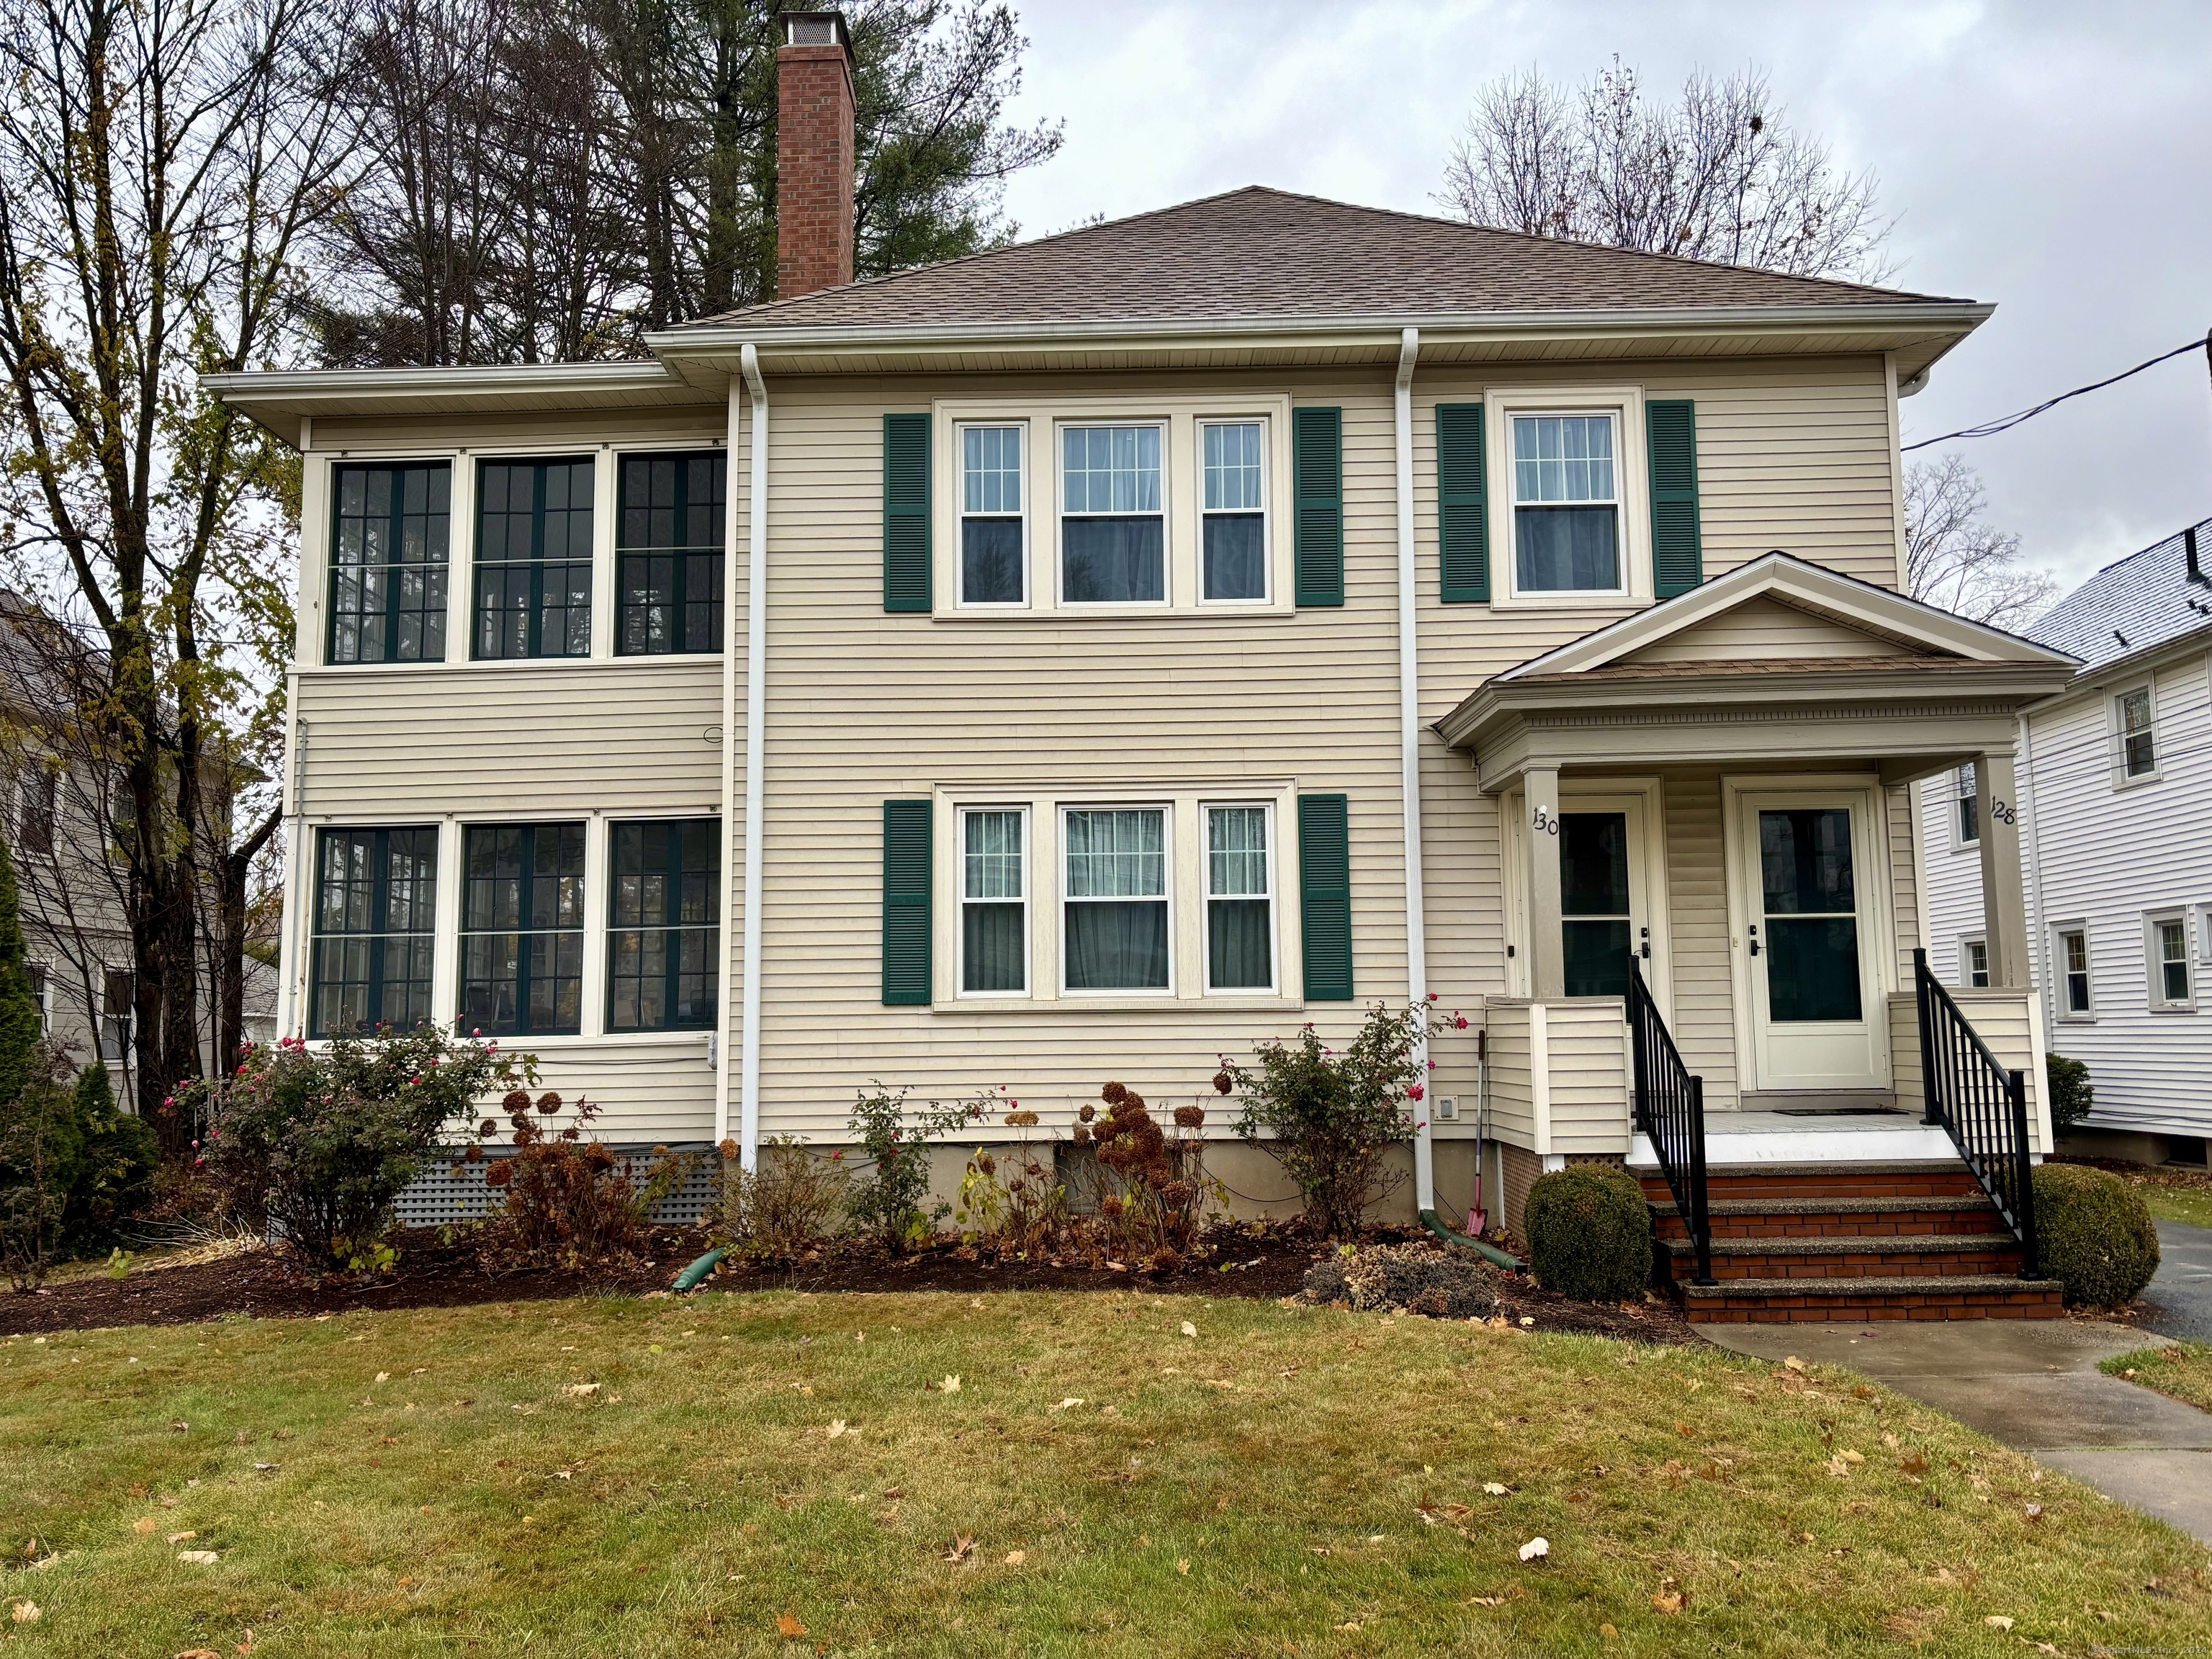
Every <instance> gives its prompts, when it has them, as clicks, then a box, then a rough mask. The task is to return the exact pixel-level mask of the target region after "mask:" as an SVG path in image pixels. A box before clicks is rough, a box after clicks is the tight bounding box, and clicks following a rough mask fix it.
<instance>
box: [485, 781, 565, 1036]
mask: <svg viewBox="0 0 2212 1659" xmlns="http://www.w3.org/2000/svg"><path fill="white" fill-rule="evenodd" d="M462 868H463V872H464V874H463V879H464V881H465V887H464V889H463V893H462V900H461V1008H460V1016H459V1022H458V1023H459V1025H460V1027H461V1029H462V1030H465V1031H482V1032H483V1033H484V1034H485V1035H486V1036H510V1035H529V1036H559V1035H562V1034H564V1033H574V1032H576V1031H579V1030H582V1029H583V1025H582V1021H583V991H584V826H583V825H582V824H580V823H479V824H471V825H470V826H469V829H468V833H467V838H466V841H465V846H464V848H463V852H462Z"/></svg>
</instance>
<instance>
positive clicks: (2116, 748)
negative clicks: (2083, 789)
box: [2105, 680, 2166, 789]
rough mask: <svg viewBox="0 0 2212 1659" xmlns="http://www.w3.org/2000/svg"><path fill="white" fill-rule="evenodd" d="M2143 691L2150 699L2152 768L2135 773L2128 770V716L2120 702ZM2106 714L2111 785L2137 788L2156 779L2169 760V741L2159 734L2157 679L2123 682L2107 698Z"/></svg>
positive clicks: (2121, 787) (2116, 787) (2122, 787)
mask: <svg viewBox="0 0 2212 1659" xmlns="http://www.w3.org/2000/svg"><path fill="white" fill-rule="evenodd" d="M2138 691H2140V692H2142V693H2143V695H2144V696H2147V697H2148V698H2149V699H2150V770H2149V771H2148V772H2137V773H2135V774H2133V775H2130V773H2129V771H2128V725H2127V716H2126V714H2125V713H2124V711H2123V709H2122V707H2121V704H2122V702H2123V700H2124V699H2125V698H2128V697H2130V696H2134V695H2135V694H2136V692H2138ZM2105 708H2106V720H2108V721H2109V722H2110V723H2111V726H2112V787H2113V788H2115V789H2134V788H2138V787H2141V786H2142V785H2144V784H2146V783H2156V782H2157V781H2159V774H2160V769H2162V768H2163V767H2164V765H2165V763H2166V745H2165V744H2163V743H2161V742H2160V740H2159V735H2158V683H2157V682H2156V681H2155V680H2143V681H2140V682H2138V683H2137V684H2133V685H2124V686H2121V687H2120V688H2119V689H2118V690H2116V691H2114V692H2113V693H2112V696H2110V697H2108V698H2107V699H2106V702H2105Z"/></svg>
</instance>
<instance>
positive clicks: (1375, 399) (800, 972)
mask: <svg viewBox="0 0 2212 1659" xmlns="http://www.w3.org/2000/svg"><path fill="white" fill-rule="evenodd" d="M1162 384H1163V382H1162V381H1160V380H1158V379H1152V380H1144V379H1138V378H1135V377H1109V376H1099V377H1092V378H1088V379H1084V380H1066V381H1063V382H1060V383H1059V384H1058V385H1056V386H1054V388H1053V393H1054V396H1055V397H1066V398H1071V399H1072V398H1079V397H1080V396H1081V395H1082V394H1084V393H1085V392H1090V393H1097V394H1112V393H1115V392H1130V391H1141V390H1143V389H1144V388H1146V386H1155V387H1157V386H1160V385H1162ZM1222 384H1224V385H1225V386H1226V385H1228V384H1231V377H1224V380H1223V382H1222ZM1234 384H1235V385H1237V386H1238V387H1240V388H1244V389H1249V390H1252V391H1264V392H1282V393H1287V394H1288V395H1289V396H1290V397H1291V399H1292V401H1293V403H1294V404H1328V405H1334V406H1338V407H1340V408H1342V410H1343V411H1344V449H1345V563H1346V603H1345V605H1344V607H1343V608H1342V609H1340V610H1334V609H1331V610H1312V611H1297V612H1293V613H1287V614H1281V615H1267V616H1247V617H1227V616H1221V615H1206V614H1203V613H1197V614H1170V615H1153V616H1146V617H1134V618H1132V617H1071V616H1067V615H1066V614H1064V613H1063V614H1060V615H1058V616H1055V617H1052V618H1051V619H1050V620H1044V619H1018V620H1000V619H999V618H995V617H969V616H959V617H926V616H887V615H885V614H884V611H883V609H882V592H883V588H882V580H883V578H882V562H881V542H882V536H881V517H880V514H881V487H882V485H881V480H882V473H883V451H882V442H883V440H882V433H883V416H884V414H885V413H886V412H889V411H891V410H915V411H921V410H927V409H929V408H930V407H931V404H932V403H933V400H934V399H936V398H947V397H958V398H994V397H1011V396H1013V395H1017V394H1020V393H1023V392H1025V391H1026V390H1027V388H1025V387H1024V386H1023V384H1022V383H1021V382H1019V381H1017V380H1009V379H984V380H949V379H935V378H933V379H928V380H912V381H896V380H885V381H875V382H860V383H851V382H848V383H844V384H836V383H829V384H823V383H801V382H795V381H778V382H773V383H771V386H770V388H769V393H770V399H771V404H770V411H769V434H770V441H769V448H770V457H769V467H770V478H771V489H770V506H769V545H770V550H771V551H770V563H769V582H770V596H769V634H770V641H771V644H770V653H769V702H768V709H767V715H768V749H767V755H768V762H767V766H768V798H769V810H768V817H767V826H766V841H765V851H766V860H767V869H766V892H767V900H766V906H767V908H766V910H765V912H764V922H765V928H766V942H765V950H764V963H763V980H762V995H763V1010H762V1013H763V1058H762V1070H761V1088H762V1098H763V1132H764V1133H779V1132H785V1131H788V1132H791V1133H800V1134H805V1135H810V1136H816V1137H823V1136H829V1135H834V1134H837V1133H842V1129H843V1126H844V1123H845V1119H846V1116H847V1114H848V1111H849V1109H850V1107H851V1104H852V1101H853V1098H854V1093H855V1091H857V1090H858V1089H860V1087H862V1086H864V1085H868V1084H869V1082H870V1080H871V1079H882V1081H883V1082H884V1084H886V1085H890V1086H892V1087H900V1086H906V1085H911V1086H912V1087H913V1088H914V1090H915V1093H916V1095H917V1096H918V1097H932V1098H940V1099H953V1098H959V1097H969V1096H973V1095H975V1094H976V1093H978V1092H980V1091H983V1090H985V1089H988V1088H991V1087H993V1086H994V1085H1000V1084H1004V1085H1007V1086H1008V1088H1009V1090H1010V1091H1011V1093H1012V1096H1013V1097H1015V1098H1018V1100H1019V1101H1020V1102H1021V1103H1022V1105H1023V1106H1024V1107H1025V1108H1029V1109H1035V1110H1037V1111H1039V1112H1040V1113H1041V1114H1042V1115H1043V1116H1044V1120H1045V1122H1046V1123H1047V1124H1048V1125H1052V1124H1057V1123H1062V1122H1065V1121H1067V1120H1068V1118H1069V1117H1070V1116H1072V1114H1073V1111H1074V1109H1076V1107H1077V1106H1079V1104H1081V1103H1083V1102H1085V1101H1087V1100H1095V1099H1096V1098H1097V1091H1098V1089H1099V1087H1100V1085H1102V1084H1104V1083H1106V1082H1108V1081H1109V1080H1113V1081H1119V1082H1121V1083H1125V1084H1127V1085H1128V1086H1129V1087H1131V1088H1133V1089H1135V1090H1137V1091H1139V1093H1140V1094H1143V1095H1144V1096H1145V1097H1146V1098H1147V1099H1148V1100H1152V1101H1154V1102H1156V1103H1165V1104H1173V1103H1176V1102H1178V1101H1188V1100H1192V1099H1194V1098H1196V1097H1199V1096H1200V1093H1201V1092H1203V1093H1204V1094H1205V1095H1206V1097H1209V1098H1212V1091H1211V1090H1210V1089H1209V1088H1208V1087H1207V1083H1206V1080H1207V1079H1209V1078H1210V1077H1211V1076H1212V1073H1213V1072H1214V1071H1215V1069H1216V1068H1217V1066H1218V1056H1219V1055H1220V1054H1224V1053H1227V1054H1234V1055H1239V1056H1243V1055H1248V1054H1249V1052H1250V1048H1251V1046H1252V1044H1253V1043H1254V1042H1255V1041H1257V1040H1259V1039H1261V1038H1263V1037H1267V1036H1291V1034H1293V1033H1295V1031H1296V1030H1297V1027H1298V1026H1299V1024H1301V1023H1302V1022H1303V1021H1304V1020H1308V1019H1310V1020H1313V1021H1314V1022H1315V1023H1316V1024H1317V1025H1318V1026H1319V1028H1320V1030H1322V1034H1323V1036H1324V1039H1325V1040H1327V1041H1329V1042H1341V1041H1342V1040H1343V1039H1345V1038H1346V1037H1347V1036H1349V1035H1350V1034H1351V1032H1352V1030H1353V1028H1354V1027H1355V1026H1356V1024H1357V1023H1358V1019H1359V1018H1360V1015H1361V1006H1360V1004H1358V1003H1353V1004H1344V1003H1329V1004H1316V1005H1314V1006H1310V1007H1307V1008H1304V1010H1303V1011H1301V1010H1300V1008H1299V1006H1297V988H1298V987H1297V986H1296V985H1295V984H1292V985H1290V986H1287V987H1285V989H1286V990H1287V991H1288V992H1289V993H1290V995H1289V996H1287V997H1285V999H1284V1000H1283V1002H1282V1005H1281V1006H1279V1007H1278V1008H1275V1009H1272V1010H1262V1011H1257V1012H1253V1011H1246V1012H1227V1011H1221V1010H1215V1009H1212V1008H1209V1007H1207V1006H1205V1005H1204V1004H1203V1003H1202V1002H1199V1001H1195V1000H1187V1001H1181V1002H1177V1003H1170V1004H1164V1005H1160V1006H1135V1007H1132V1006H1128V1005H1127V1004H1126V1003H1123V1004H1119V1005H1117V1006H1115V1007H1113V1008H1093V1007H1085V1006H1082V1005H1081V1004H1079V1003H1071V1002H1070V1001H1068V1000H1057V1001H1053V1002H1047V1003H1041V1004H1037V1005H1035V1006H993V1007H989V1008H979V1007H977V1006H975V1005H971V1004H952V1005H949V1006H944V1007H941V1008H939V1009H932V1008H887V1007H884V1006H882V1004H881V1002H880V1000H879V984H880V979H879V964H880V957H879V951H880V940H881V925H882V924H881V866H880V858H881V846H882V839H881V837H882V827H881V826H882V805H883V802H884V800H885V799H894V798H898V799H923V798H927V797H930V796H932V795H933V794H934V793H936V792H938V791H940V790H945V791H953V792H964V791H975V790H982V791H991V790H1002V791H1005V792H1006V793H1019V792H1020V790H1021V788H1023V787H1035V788H1037V789H1039V790H1049V791H1051V792H1054V793H1058V794H1060V795H1061V796H1062V797H1063V799H1065V798H1066V797H1067V796H1069V795H1071V794H1082V793H1089V794H1091V795H1092V796H1093V797H1094V798H1096V799H1100V800H1102V801H1109V802H1110V801H1113V800H1115V799H1121V800H1136V799H1143V798H1144V797H1145V796H1146V793H1148V792H1152V791H1159V790H1163V789H1167V788H1171V787H1176V786H1182V785H1202V786H1206V787H1225V788H1233V787H1234V786H1236V785H1237V784H1238V783H1240V782H1250V781H1284V780H1288V781H1294V782H1295V784H1296V786H1297V788H1298V789H1299V790H1300V791H1302V792H1305V793H1314V792H1330V793H1338V792H1340V793H1345V794H1346V795H1348V796H1349V797H1350V827H1351V842H1352V945H1353V957H1354V963H1353V971H1354V981H1355V984H1356V986H1357V988H1358V994H1359V996H1360V998H1361V999H1362V1001H1364V1000H1368V999H1370V998H1397V997H1402V996H1403V995H1404V994H1405V987H1406V969H1405V918H1404V886H1403V876H1402V860H1401V856H1400V848H1401V841H1400V817H1399V811H1398V770H1397V720H1396V664H1395V658H1396V653H1395V623H1396V586H1395V552H1396V549H1395V511H1396V509H1395V499H1394V487H1393V479H1392V469H1391V459H1390V454H1391V410H1390V399H1389V382H1388V380H1387V379H1386V378H1383V377H1382V376H1378V375H1375V374H1365V375H1363V376H1361V377H1360V378H1359V379H1358V380H1347V381H1329V380H1320V379H1315V378H1306V377H1300V376H1293V375H1283V376H1279V377H1278V376H1247V377H1237V378H1235V380H1234ZM1054 460H1056V456H1054V454H1053V453H1052V451H1051V450H1050V448H1049V447H1048V446H1046V445H1042V444H1040V445H1036V446H1034V447H1033V449H1032V458H1031V472H1030V479H1031V483H1030V491H1031V499H1032V500H1033V501H1035V502H1036V504H1037V507H1038V511H1037V513H1036V516H1035V517H1034V518H1033V520H1032V526H1033V528H1032V533H1033V534H1036V535H1037V536H1040V537H1045V536H1049V535H1051V534H1052V527H1051V521H1050V515H1049V512H1048V510H1046V509H1048V507H1049V505H1050V503H1051V502H1052V501H1053V500H1054V494H1055V492H1054V491H1053V490H1052V489H1051V487H1050V476H1049V474H1048V472H1047V471H1045V470H1044V469H1045V468H1046V467H1048V466H1049V465H1052V464H1053V463H1054ZM1286 487H1287V481H1286V480H1280V479H1279V480H1276V481H1275V483H1274V491H1275V494H1274V497H1273V502H1272V504H1271V506H1272V510H1273V513H1274V514H1275V515H1276V516H1275V523H1274V529H1275V533H1277V534H1279V535H1287V534H1288V533H1289V520H1288V518H1287V514H1286V513H1285V506H1286V500H1285V494H1284V491H1285V489H1286ZM933 557H934V558H935V559H936V560H939V561H943V560H946V559H950V558H954V557H957V548H954V547H948V546H946V545H944V544H943V540H942V538H939V542H938V544H936V545H935V546H934V547H933ZM939 810H940V811H945V810H949V809H946V808H943V807H940V809H939ZM1277 871H1278V880H1277V884H1276V886H1277V892H1278V895H1279V898H1278V902H1279V904H1280V906H1281V907H1282V909H1281V924H1282V927H1284V928H1285V930H1294V929H1295V928H1296V927H1297V841H1296V833H1295V825H1294V824H1292V823H1283V824H1279V827H1278V858H1277ZM1030 887H1031V892H1032V895H1033V898H1032V902H1033V903H1053V902H1057V893H1058V887H1059V879H1058V872H1057V871H1056V870H1048V869H1042V868H1038V869H1034V870H1033V871H1032V873H1031V882H1030ZM942 908H943V907H942V905H941V903H940V906H939V909H940V911H941V909H942ZM936 923H937V926H936V939H937V948H938V949H939V950H940V951H942V950H945V949H946V948H948V945H949V941H950V939H951V933H950V928H949V926H948V919H947V918H946V917H945V916H944V915H941V914H940V915H938V916H937V917H936ZM1057 973H1058V964H1057V963H1053V962H1044V961H1040V962H1036V963H1033V964H1032V980H1033V982H1034V983H1036V984H1039V985H1044V984H1048V983H1056V978H1055V977H1054V976H1056V975H1057ZM1470 1036H1471V1034H1470ZM1466 1046H1467V1047H1468V1048H1470V1050H1471V1048H1472V1046H1473V1045H1472V1042H1468V1043H1467V1045H1466Z"/></svg>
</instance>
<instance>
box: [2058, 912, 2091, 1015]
mask: <svg viewBox="0 0 2212 1659" xmlns="http://www.w3.org/2000/svg"><path fill="white" fill-rule="evenodd" d="M2058 968H2059V973H2060V975H2061V978H2062V981H2063V992H2064V997H2065V1000H2064V1002H2063V1005H2062V1006H2061V1007H2060V1009H2059V1016H2060V1018H2064V1019H2090V1018H2094V1017H2095V1010H2094V1008H2093V1006H2092V1004H2091V1002H2090V1000H2089V935H2088V933H2087V932H2086V931H2085V930H2083V929H2081V928H2079V927H2062V928H2060V929H2059V930H2058Z"/></svg>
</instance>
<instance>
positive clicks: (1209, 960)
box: [1198, 799, 1283, 997]
mask: <svg viewBox="0 0 2212 1659" xmlns="http://www.w3.org/2000/svg"><path fill="white" fill-rule="evenodd" d="M1224 807H1232V808H1233V807H1257V808H1258V809H1259V810H1260V811H1261V814H1262V815H1263V818H1264V822H1265V824H1266V828H1265V830H1264V833H1265V835H1266V836H1267V890H1266V892H1265V893H1230V894H1221V895H1217V894H1216V893H1215V892H1214V890H1213V859H1212V817H1211V815H1212V812H1213V811H1215V810H1216V809H1217V808H1224ZM1278 823H1279V820H1278V818H1277V817H1276V813H1275V804H1274V802H1273V801H1271V800H1235V799H1231V800H1203V801H1200V803H1199V806H1198V833H1199V857H1200V860H1202V863H1201V865H1200V869H1199V872H1198V897H1199V903H1200V907H1201V912H1200V916H1199V930H1200V939H1201V943H1200V950H1199V975H1200V980H1201V981H1202V982H1203V984H1204V986H1205V988H1206V995H1207V996H1209V997H1256V996H1274V995H1276V994H1278V993H1279V991H1280V989H1281V987H1282V983H1283V950H1282V937H1283V921H1282V918H1283V907H1282V902H1281V899H1280V896H1279V893H1280V890H1281V887H1282V880H1281V872H1282V848H1281V845H1280V839H1279V835H1278V833H1277V825H1278ZM1216 897H1224V898H1229V899H1251V898H1262V897H1264V898H1265V899H1266V900H1267V973H1268V981H1267V984H1266V985H1264V986H1258V985H1230V986H1224V987H1219V988H1216V987H1215V986H1214V983H1213V908H1212V901H1213V900H1214V899H1215V898H1216Z"/></svg>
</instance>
